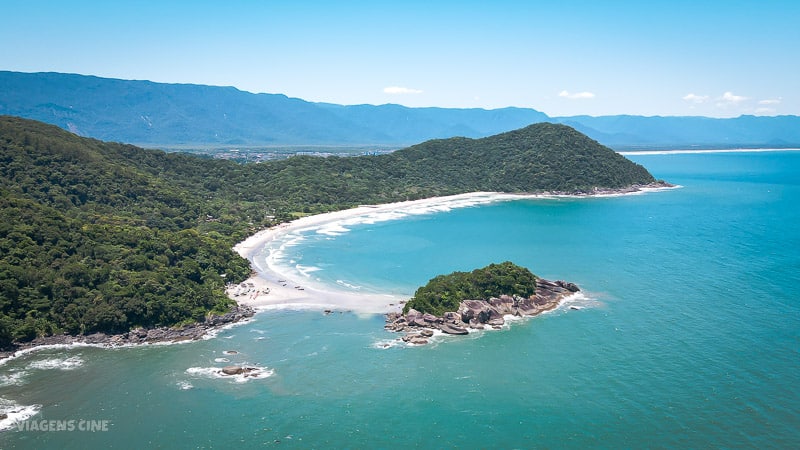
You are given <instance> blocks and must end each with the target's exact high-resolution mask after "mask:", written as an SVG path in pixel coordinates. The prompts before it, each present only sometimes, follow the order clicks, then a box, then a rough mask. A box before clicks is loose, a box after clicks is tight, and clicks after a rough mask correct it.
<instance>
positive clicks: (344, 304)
mask: <svg viewBox="0 0 800 450" xmlns="http://www.w3.org/2000/svg"><path fill="white" fill-rule="evenodd" d="M652 190H659V189H647V188H646V189H643V191H652ZM608 195H609V194H605V195H602V194H601V196H608ZM610 195H615V194H610ZM622 195H624V194H622ZM545 197H552V196H545V195H519V194H502V193H494V192H475V193H469V194H460V195H452V196H448V197H434V198H429V199H423V200H412V201H406V202H398V203H388V204H383V205H375V206H372V205H370V206H360V207H358V208H353V209H347V210H343V211H336V212H331V213H326V214H318V215H313V216H308V217H303V218H301V219H297V220H294V221H292V222H289V223H284V224H281V225H278V226H276V227H273V228H268V229H265V230H261V231H259V232H258V233H256V234H254V235H253V236H250V237H249V238H247V239H245V240H244V241H242V242H240V243H239V244H237V245H236V246H235V247H234V248H233V249H234V250H235V251H236V252H237V253H239V254H240V255H241V256H242V257H243V258H246V259H247V260H249V261H250V264H251V266H252V267H253V268H254V269H255V270H256V275H254V276H253V277H251V278H249V279H248V280H246V281H245V282H244V283H243V284H247V283H252V287H247V288H245V289H241V288H239V287H234V288H232V289H229V290H228V295H229V296H230V297H231V298H232V299H234V300H236V301H237V302H239V303H240V304H245V305H250V306H253V307H255V308H258V309H276V308H290V309H317V310H325V309H330V310H335V311H343V310H344V311H354V312H359V313H386V312H390V311H396V310H399V309H400V308H401V306H402V305H401V304H400V301H402V300H407V299H408V297H409V296H410V295H409V296H392V295H381V294H366V293H357V292H350V291H345V290H343V289H342V290H336V289H335V288H334V287H321V286H313V285H310V284H309V281H310V280H309V279H301V277H299V276H298V275H296V274H295V275H292V274H290V273H281V272H279V270H280V268H277V267H275V266H274V265H270V263H269V260H267V264H266V265H262V264H258V263H256V261H255V257H256V256H258V255H259V254H260V253H261V252H262V251H263V250H264V247H265V246H266V245H267V244H269V243H270V242H272V241H274V240H277V239H281V238H283V237H285V235H286V234H289V233H293V232H296V231H300V230H306V229H309V228H312V229H313V228H317V229H320V228H323V227H324V226H326V225H328V226H329V227H330V231H331V232H332V233H335V232H336V231H344V230H342V226H343V225H352V224H356V223H370V222H377V221H382V220H391V219H392V218H398V217H405V216H408V215H418V214H430V213H433V212H437V211H449V210H451V209H453V208H459V207H468V206H475V205H481V204H487V203H492V202H497V201H507V200H513V199H521V198H545ZM583 197H585V196H583ZM320 231H323V230H320ZM237 290H238V291H239V292H240V295H238V296H237V295H234V294H235V292H236V291H237Z"/></svg>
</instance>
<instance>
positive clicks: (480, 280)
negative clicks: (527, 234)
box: [403, 261, 537, 316]
mask: <svg viewBox="0 0 800 450" xmlns="http://www.w3.org/2000/svg"><path fill="white" fill-rule="evenodd" d="M536 279H537V276H536V275H534V274H533V273H531V271H530V270H528V269H526V268H524V267H521V266H518V265H516V264H514V263H512V262H510V261H506V262H504V263H500V264H489V265H488V266H486V267H483V268H481V269H475V270H473V271H472V272H453V273H451V274H449V275H439V276H437V277H435V278H433V279H431V280H430V281H428V283H427V284H426V285H425V286H422V287H420V288H419V289H417V291H416V292H415V293H414V297H412V298H411V300H409V301H408V303H406V305H405V307H404V308H403V313H407V312H408V311H409V310H411V309H412V308H413V309H416V310H417V311H419V312H423V313H430V314H433V315H436V316H441V315H442V314H444V313H445V312H447V311H456V310H458V306H459V303H461V302H462V301H464V300H489V299H490V298H492V297H500V296H501V295H511V296H520V297H530V296H531V295H533V294H535V293H536Z"/></svg>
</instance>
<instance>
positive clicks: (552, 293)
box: [385, 278, 580, 345]
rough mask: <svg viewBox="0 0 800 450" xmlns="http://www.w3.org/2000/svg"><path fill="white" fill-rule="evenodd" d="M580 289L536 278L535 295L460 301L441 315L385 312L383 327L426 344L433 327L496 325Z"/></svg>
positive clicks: (464, 329) (450, 330)
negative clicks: (456, 306) (456, 305)
mask: <svg viewBox="0 0 800 450" xmlns="http://www.w3.org/2000/svg"><path fill="white" fill-rule="evenodd" d="M579 290H580V289H579V288H578V286H576V285H575V284H574V283H569V282H566V281H560V280H559V281H549V280H545V279H542V278H538V279H537V280H536V294H535V295H532V296H530V297H528V298H523V297H511V296H509V295H501V296H500V297H494V298H490V299H489V300H464V301H462V302H461V303H460V304H459V307H458V310H457V311H448V312H445V313H444V314H442V316H441V317H437V316H434V315H433V314H427V313H422V312H419V311H417V310H415V309H411V310H409V311H408V312H407V313H406V314H402V313H389V314H387V315H386V326H385V328H386V329H387V330H389V331H395V332H404V333H406V334H405V335H404V336H403V337H402V338H400V339H401V340H403V341H404V342H406V343H409V344H414V345H423V344H427V343H428V338H430V337H432V336H433V334H434V330H439V331H441V332H442V333H445V334H456V335H463V334H468V333H469V330H470V329H476V330H482V329H485V328H487V327H490V328H495V329H497V328H500V327H502V326H503V325H504V324H505V316H507V315H511V316H523V317H524V316H535V315H537V314H540V313H542V312H544V311H549V310H551V309H553V308H555V307H557V306H558V304H559V303H560V302H561V301H562V300H563V299H564V298H566V297H568V296H570V295H572V294H574V293H575V292H578V291H579Z"/></svg>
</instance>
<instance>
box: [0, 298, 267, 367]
mask: <svg viewBox="0 0 800 450" xmlns="http://www.w3.org/2000/svg"><path fill="white" fill-rule="evenodd" d="M255 313H256V311H255V309H253V308H252V307H250V306H246V305H237V306H234V307H232V308H231V310H230V311H228V312H227V313H225V314H223V315H219V316H214V315H212V316H209V317H206V319H205V321H203V322H200V323H193V324H190V325H186V326H184V327H181V328H166V327H160V328H150V329H145V328H136V329H133V330H131V331H128V332H127V333H122V334H105V333H94V334H88V335H79V336H72V335H68V334H58V335H53V336H47V337H40V338H36V339H34V340H32V341H30V342H25V343H23V344H20V345H19V346H18V347H17V348H16V349H15V351H19V350H24V349H29V348H33V347H40V346H43V345H64V344H76V343H80V344H93V345H103V346H108V347H116V346H120V345H129V344H151V343H156V342H182V341H192V340H197V339H201V338H202V337H203V336H205V335H207V334H209V333H211V332H213V331H214V330H217V329H219V328H220V327H222V326H225V325H229V324H232V323H236V322H240V321H242V320H245V319H248V318H250V317H252V316H253V315H254V314H255ZM13 354H14V352H6V353H3V354H0V358H3V357H7V356H11V355H13Z"/></svg>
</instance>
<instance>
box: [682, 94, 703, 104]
mask: <svg viewBox="0 0 800 450" xmlns="http://www.w3.org/2000/svg"><path fill="white" fill-rule="evenodd" d="M681 98H683V99H684V100H686V101H687V102H692V103H705V102H706V101H708V99H709V97H708V96H707V95H697V94H686V95H684V96H683V97H681Z"/></svg>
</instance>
